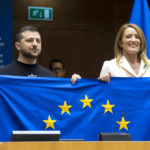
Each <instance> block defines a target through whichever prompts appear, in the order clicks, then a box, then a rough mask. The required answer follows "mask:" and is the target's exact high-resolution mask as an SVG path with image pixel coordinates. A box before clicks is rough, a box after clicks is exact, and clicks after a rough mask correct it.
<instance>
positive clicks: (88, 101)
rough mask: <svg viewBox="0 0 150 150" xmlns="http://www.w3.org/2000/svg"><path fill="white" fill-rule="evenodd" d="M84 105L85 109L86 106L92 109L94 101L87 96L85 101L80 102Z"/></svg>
mask: <svg viewBox="0 0 150 150" xmlns="http://www.w3.org/2000/svg"><path fill="white" fill-rule="evenodd" d="M80 101H81V102H82V103H83V108H84V107H86V106H89V107H90V108H91V104H90V103H91V102H92V101H93V99H88V97H87V94H85V99H81V100H80Z"/></svg>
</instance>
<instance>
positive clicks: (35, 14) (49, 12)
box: [28, 7, 53, 21]
mask: <svg viewBox="0 0 150 150" xmlns="http://www.w3.org/2000/svg"><path fill="white" fill-rule="evenodd" d="M28 19H29V20H47V21H52V20H53V8H49V7H28Z"/></svg>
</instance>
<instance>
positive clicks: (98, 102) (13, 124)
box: [0, 76, 150, 141]
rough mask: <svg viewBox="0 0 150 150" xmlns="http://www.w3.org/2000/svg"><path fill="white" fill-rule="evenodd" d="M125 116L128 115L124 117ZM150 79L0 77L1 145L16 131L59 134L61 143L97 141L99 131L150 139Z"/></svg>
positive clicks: (141, 139)
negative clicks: (80, 140) (71, 140)
mask: <svg viewBox="0 0 150 150" xmlns="http://www.w3.org/2000/svg"><path fill="white" fill-rule="evenodd" d="M122 114H124V116H122ZM149 118H150V78H112V79H111V82H110V83H105V82H101V81H100V80H98V79H79V80H78V81H77V83H76V84H75V85H72V84H71V82H70V79H69V78H66V79H65V78H64V79H60V78H44V77H37V78H36V77H16V76H0V141H10V138H11V133H12V130H54V131H55V130H60V131H61V139H84V140H86V141H97V140H98V134H99V133H100V132H128V133H129V134H131V138H132V140H133V141H143V140H150V119H149Z"/></svg>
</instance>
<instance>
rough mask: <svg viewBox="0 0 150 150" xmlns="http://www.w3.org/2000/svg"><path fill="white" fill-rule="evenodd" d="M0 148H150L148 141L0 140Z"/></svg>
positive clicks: (129, 149) (50, 149)
mask: <svg viewBox="0 0 150 150" xmlns="http://www.w3.org/2000/svg"><path fill="white" fill-rule="evenodd" d="M0 150H150V142H132V141H130V142H122V141H121V142H100V141H98V142H61V141H60V142H1V143H0Z"/></svg>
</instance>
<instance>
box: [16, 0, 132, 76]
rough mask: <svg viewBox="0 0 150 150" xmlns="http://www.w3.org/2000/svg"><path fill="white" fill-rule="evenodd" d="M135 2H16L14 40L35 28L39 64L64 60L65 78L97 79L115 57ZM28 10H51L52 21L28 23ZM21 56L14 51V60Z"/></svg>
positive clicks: (56, 0)
mask: <svg viewBox="0 0 150 150" xmlns="http://www.w3.org/2000/svg"><path fill="white" fill-rule="evenodd" d="M133 1H134V0H13V39H14V40H15V34H16V31H17V30H18V29H19V28H20V27H22V26H24V25H35V26H37V27H39V28H40V31H41V35H42V53H41V55H40V57H39V62H40V64H42V65H43V66H45V67H48V65H49V61H50V60H51V59H53V58H60V59H62V60H64V62H65V65H66V71H67V73H66V77H71V75H72V74H73V73H79V74H80V75H81V76H82V77H86V78H97V77H98V76H99V72H100V70H101V67H102V64H103V61H105V60H109V59H112V58H113V57H114V50H113V45H114V40H115V36H116V33H117V31H118V29H119V27H120V26H121V25H122V24H124V23H126V22H128V20H129V17H130V13H131V9H132V6H133ZM28 6H40V7H52V8H53V21H31V20H28ZM17 56H18V54H17V50H15V47H14V58H16V57H17Z"/></svg>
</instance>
